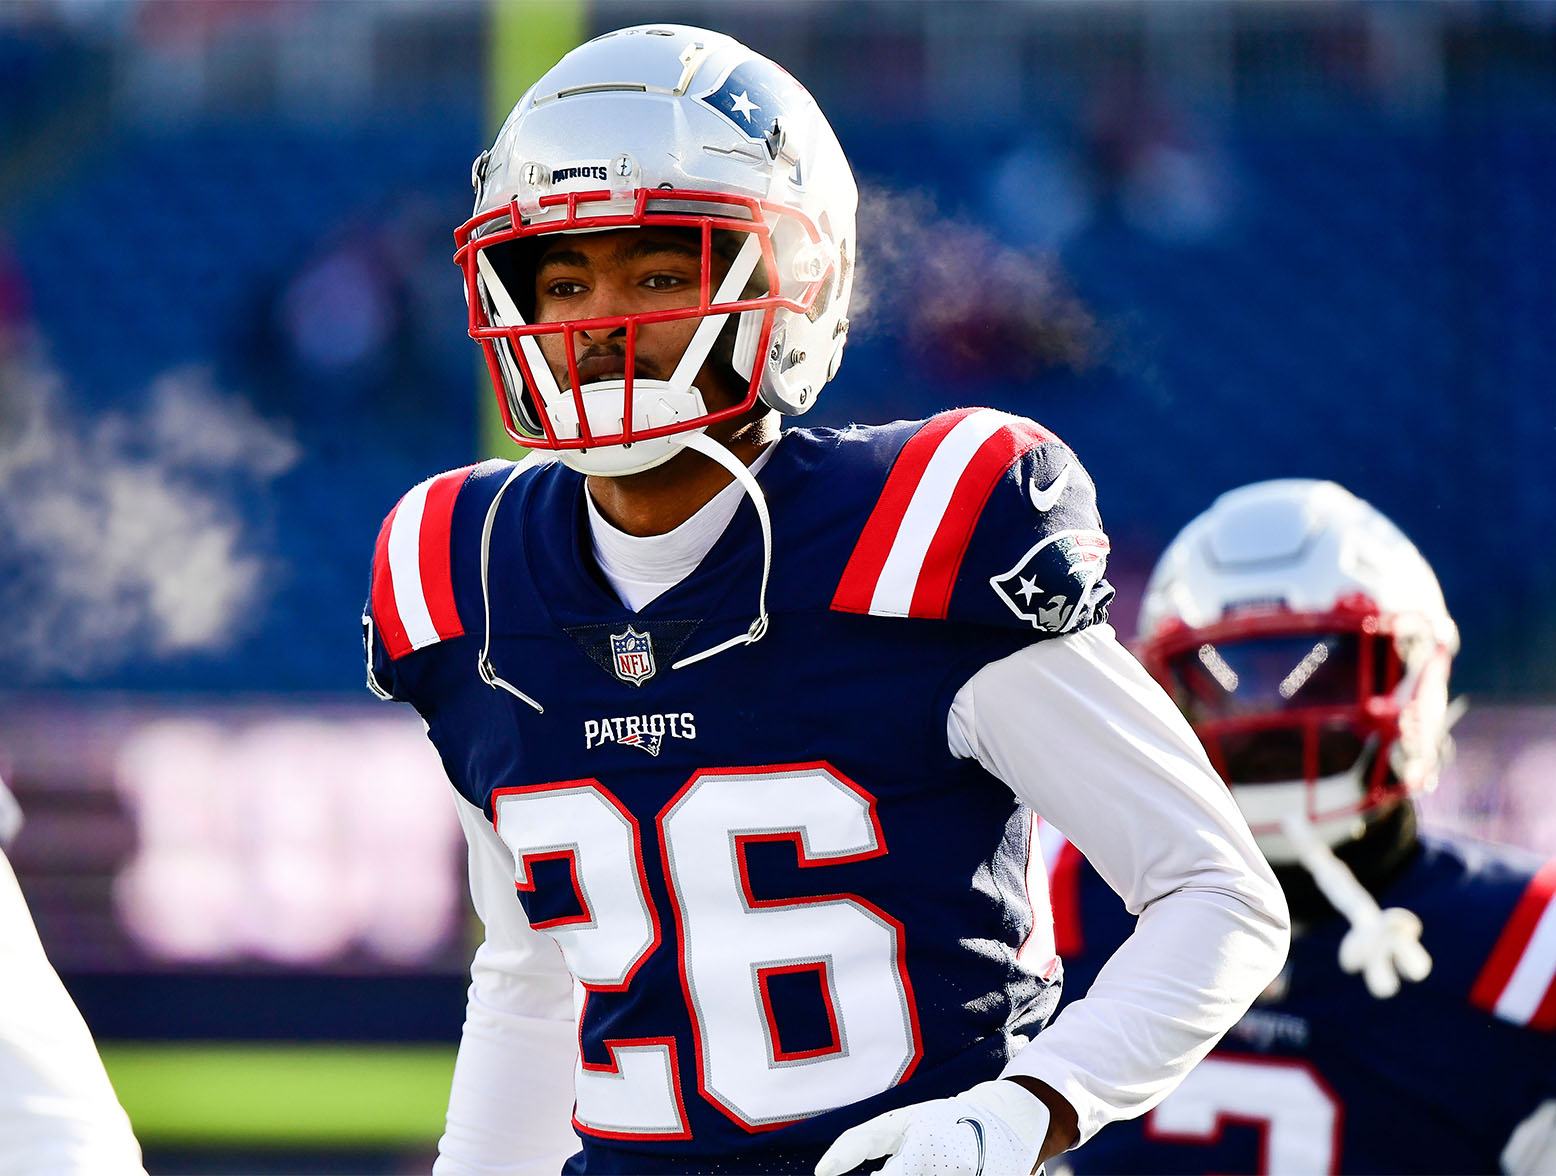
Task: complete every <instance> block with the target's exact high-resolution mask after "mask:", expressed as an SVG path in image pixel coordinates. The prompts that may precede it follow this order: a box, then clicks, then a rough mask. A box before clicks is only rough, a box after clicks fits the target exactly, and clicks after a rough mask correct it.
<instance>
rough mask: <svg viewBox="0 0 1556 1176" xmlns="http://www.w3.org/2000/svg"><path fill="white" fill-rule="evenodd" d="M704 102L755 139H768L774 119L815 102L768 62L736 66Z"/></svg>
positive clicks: (705, 97) (704, 98)
mask: <svg viewBox="0 0 1556 1176" xmlns="http://www.w3.org/2000/svg"><path fill="white" fill-rule="evenodd" d="M702 100H703V101H704V102H706V103H707V104H708V105H709V106H711V107H713V109H714V110H716V111H718V112H719V113H720V114H722V115H723V116H724V117H725V118H727V119H728V120H729V121H730V122H732V123H734V124H735V125H736V126H737V127H739V128H740V129H741V130H742V131H744V132H745V133H746V134H748V135H750V136H751V137H752V138H753V139H761V138H764V137H765V136H766V135H767V132H768V130H769V129H770V128H771V127H772V125H773V120H774V119H777V118H782V117H783V115H785V114H786V113H788V112H789V111H793V110H798V109H799V108H800V107H801V106H804V105H807V104H809V103H810V102H812V101H813V100H812V98H811V96H810V94H809V93H807V92H806V90H805V87H803V86H801V85H800V84H799V83H798V82H797V81H795V80H794V79H793V78H791V77H790V76H789V75H788V74H787V73H785V72H784V71H783V70H782V69H780V68H779V67H778V66H777V65H775V64H773V63H772V62H771V61H766V60H752V61H746V62H743V63H741V64H740V65H738V66H736V67H735V68H734V69H732V70H730V72H729V75H728V76H727V77H726V78H725V79H724V80H723V81H722V82H721V83H720V84H719V86H718V88H717V89H715V90H714V91H713V92H712V93H711V94H706V95H704V96H703V99H702Z"/></svg>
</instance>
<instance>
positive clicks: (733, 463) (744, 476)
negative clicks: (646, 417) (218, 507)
mask: <svg viewBox="0 0 1556 1176" xmlns="http://www.w3.org/2000/svg"><path fill="white" fill-rule="evenodd" d="M679 436H680V438H681V439H682V440H683V444H684V445H685V447H686V448H687V449H695V450H697V452H698V453H701V454H704V455H705V456H707V457H709V458H711V459H712V460H714V461H716V462H718V463H719V465H721V466H723V467H724V468H725V469H726V470H728V471H729V472H730V473H731V474H732V475H733V476H734V478H735V480H736V481H737V482H739V483H740V485H741V486H742V487H743V488H744V490H745V492H746V493H747V494H748V495H750V497H751V505H752V506H754V507H755V508H756V517H757V521H758V522H760V523H761V525H762V586H761V588H760V589H759V590H758V592H757V601H756V620H754V621H752V622H751V627H750V628H748V629H747V630H746V631H745V632H744V633H739V634H736V635H735V636H734V637H731V638H730V639H729V640H728V641H721V642H719V644H717V645H715V646H713V648H711V649H704V650H703V651H702V652H701V653H694V654H692V655H691V656H690V657H683V658H681V659H680V660H679V661H677V662H674V663H672V664H671V666H670V668H671V669H672V670H679V669H684V668H685V667H686V666H690V665H696V664H697V663H698V662H700V661H706V660H707V659H708V658H710V657H712V656H714V655H715V654H719V653H723V652H724V651H725V650H726V649H733V648H735V646H737V645H754V644H756V642H758V641H760V640H761V639H762V638H763V637H764V636H766V635H767V625H768V616H767V581H768V578H769V576H771V574H772V569H773V523H772V517H771V515H769V513H768V510H767V495H765V494H763V493H762V487H761V484H760V483H759V482H757V480H756V478H755V477H754V476H753V475H752V473H751V471H750V470H749V469H747V468H746V466H745V463H744V462H742V461H741V460H740V459H739V458H738V457H736V456H735V455H734V454H733V453H731V452H730V451H729V450H728V449H726V448H725V447H724V446H722V445H720V444H719V443H718V442H717V441H715V440H714V439H713V438H712V437H709V436H708V435H707V434H705V433H701V432H697V433H682V434H680V435H679ZM555 457H556V455H555V454H554V453H547V452H544V451H543V450H539V449H537V450H534V451H532V452H531V453H530V454H529V456H528V457H526V458H525V459H524V460H523V461H521V462H518V463H517V464H516V465H515V466H514V467H513V469H512V470H510V471H509V473H508V476H507V478H505V479H504V480H503V484H502V485H501V486H500V487H499V488H498V490H497V493H496V495H495V496H494V497H493V498H492V501H491V504H490V505H489V506H488V507H487V508H486V521H485V523H484V524H483V525H482V527H481V608H482V616H483V626H484V627H483V632H484V636H483V638H482V641H481V652H480V654H479V655H478V656H477V658H476V672H477V673H478V674H479V675H480V677H481V681H483V682H485V683H486V684H487V685H488V686H490V687H491V688H492V689H493V690H503V691H506V692H507V693H509V694H511V695H513V697H514V698H517V699H518V700H519V701H520V702H522V703H524V704H525V705H526V706H529V707H531V708H533V709H534V711H535V712H536V713H537V714H542V715H543V714H545V713H546V708H545V707H544V706H543V705H541V703H540V702H539V701H538V700H537V699H535V698H533V697H532V696H531V695H529V694H526V693H525V692H524V691H523V690H520V689H519V688H518V687H517V686H515V685H514V684H513V683H512V682H510V681H508V680H507V679H506V678H504V677H503V676H502V675H501V674H499V673H498V672H497V670H496V667H494V666H493V665H492V588H491V553H492V524H493V522H494V521H495V520H496V518H497V508H498V507H499V506H500V505H501V503H502V497H503V495H504V494H506V493H508V487H509V486H511V485H513V482H514V479H515V478H517V477H518V476H519V475H520V474H521V473H523V472H524V471H525V470H526V469H528V468H530V467H531V466H534V465H544V464H545V463H546V462H548V461H553V460H555ZM364 623H371V622H370V621H367V620H366V618H364ZM369 645H371V640H369ZM368 682H369V684H370V685H372V687H373V688H374V692H375V693H379V687H378V684H377V682H376V681H375V680H374V679H373V675H372V665H371V663H369V666H368ZM382 697H385V698H387V697H388V694H387V692H385V693H383V694H382ZM0 791H3V789H0Z"/></svg>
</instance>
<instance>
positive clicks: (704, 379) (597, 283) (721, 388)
mask: <svg viewBox="0 0 1556 1176" xmlns="http://www.w3.org/2000/svg"><path fill="white" fill-rule="evenodd" d="M729 265H730V263H729V260H728V259H727V258H724V257H721V256H719V254H718V253H717V252H715V253H714V254H713V273H712V275H711V278H710V285H711V288H714V289H716V288H717V287H718V284H719V283H720V282H721V281H722V280H723V278H724V275H725V274H726V273H727V272H728V270H729ZM701 271H702V254H701V250H700V248H699V246H698V239H697V235H696V234H695V233H694V232H691V231H685V232H680V231H677V230H674V229H656V228H643V229H615V230H612V231H610V232H604V233H587V234H578V235H569V236H566V237H559V238H558V239H557V240H556V242H555V243H554V244H552V245H551V246H550V247H549V248H547V249H546V251H545V252H544V253H542V254H541V257H540V262H539V264H538V265H537V266H536V269H535V321H536V322H540V323H554V322H561V321H562V320H564V319H592V318H607V317H610V316H613V315H623V314H642V313H646V312H650V311H656V310H679V309H682V308H684V307H689V306H696V305H697V299H698V286H699V283H700V280H701ZM701 321H702V320H701V319H698V318H683V319H672V320H670V321H667V322H656V323H643V324H641V325H640V326H639V327H638V331H637V343H636V346H635V350H634V363H633V369H634V370H633V376H634V378H637V379H655V380H664V379H668V378H669V377H670V375H671V374H672V373H673V372H674V371H675V366H676V364H677V363H678V362H679V361H680V358H681V355H682V354H683V353H684V352H685V350H686V345H687V344H688V343H689V342H690V341H691V337H692V335H693V333H694V332H695V331H696V329H697V326H698V324H699V323H700V322H701ZM565 346H566V344H565V342H564V339H563V336H561V335H543V336H541V338H540V349H541V353H542V354H543V355H544V356H545V358H546V363H547V364H548V365H549V366H550V368H551V372H552V374H553V375H554V376H555V377H556V379H557V383H558V384H560V385H561V386H562V387H563V388H566V387H568V386H569V376H568V371H567V357H566V352H565V351H564V347H565ZM573 352H574V355H575V356H576V358H577V362H578V377H579V382H580V383H581V384H590V383H593V382H594V381H596V380H613V379H620V378H622V377H623V376H624V375H625V374H626V369H627V328H626V327H625V326H610V327H600V328H598V329H596V330H592V331H578V332H576V333H575V334H574V335H573ZM731 383H733V380H731V379H725V378H724V377H723V375H722V373H715V372H714V371H712V370H711V367H710V365H709V364H707V363H705V364H703V367H702V370H701V371H699V372H698V374H697V377H696V384H697V387H698V389H699V390H700V391H701V392H702V394H703V399H704V401H705V402H706V403H707V405H708V406H709V407H710V408H717V407H723V406H725V405H728V404H732V403H735V402H736V400H738V399H739V397H738V396H736V395H735V394H734V393H733V392H732V391H730V389H729V387H728V386H729V384H731Z"/></svg>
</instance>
